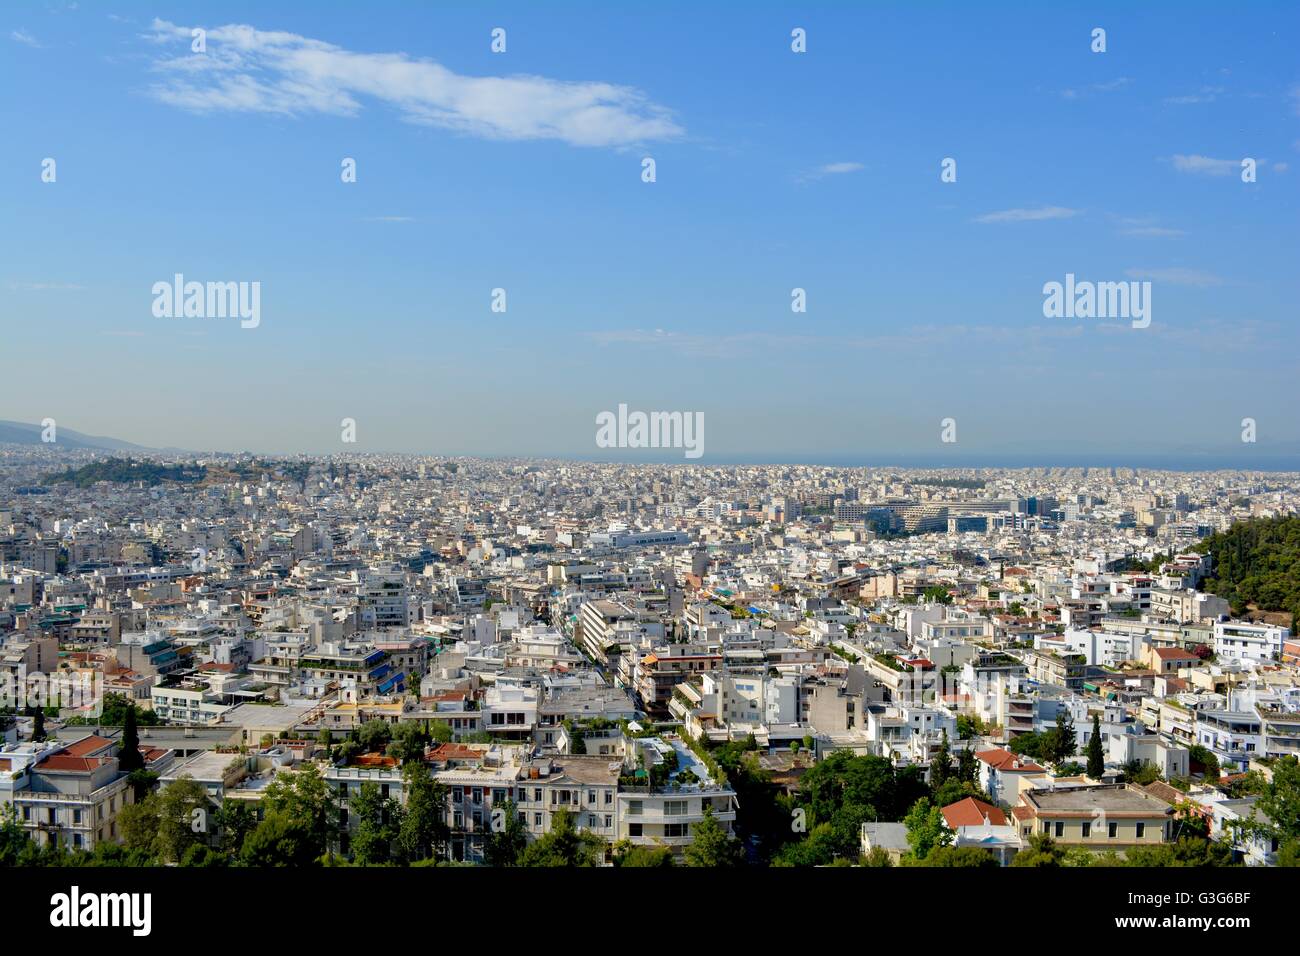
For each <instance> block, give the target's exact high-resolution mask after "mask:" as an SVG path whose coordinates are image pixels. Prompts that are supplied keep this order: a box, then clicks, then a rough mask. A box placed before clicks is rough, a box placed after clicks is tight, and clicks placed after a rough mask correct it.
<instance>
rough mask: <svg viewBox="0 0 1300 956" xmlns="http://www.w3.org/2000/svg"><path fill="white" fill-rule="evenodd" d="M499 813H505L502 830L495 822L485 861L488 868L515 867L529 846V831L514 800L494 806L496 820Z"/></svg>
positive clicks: (484, 851)
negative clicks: (520, 817)
mask: <svg viewBox="0 0 1300 956" xmlns="http://www.w3.org/2000/svg"><path fill="white" fill-rule="evenodd" d="M498 811H501V812H503V813H504V817H503V818H502V819H501V826H500V828H498V827H497V822H496V820H495V819H494V820H493V824H492V833H491V835H489V836H488V838H487V844H486V845H485V846H484V847H483V860H484V862H485V863H486V864H487V865H488V866H515V865H516V864H517V863H518V862H519V857H520V856H521V855H522V854H523V852H524V850H525V848H526V847H527V846H528V831H527V829H526V828H525V827H524V824H523V821H522V820H520V819H519V806H518V804H516V803H515V802H514V801H513V800H507V801H506V802H505V803H503V804H501V806H499V807H497V806H494V807H493V808H492V813H493V816H494V818H495V816H496V814H497V812H498Z"/></svg>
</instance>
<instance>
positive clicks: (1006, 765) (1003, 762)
mask: <svg viewBox="0 0 1300 956" xmlns="http://www.w3.org/2000/svg"><path fill="white" fill-rule="evenodd" d="M975 756H976V757H978V758H979V759H980V760H983V761H984V762H985V763H986V764H988V765H989V766H990V767H992V768H993V769H994V770H1002V771H1004V772H1005V771H1011V772H1013V773H1046V772H1047V771H1045V770H1044V769H1043V768H1042V767H1040V766H1038V764H1036V763H1034V762H1033V761H1032V760H1029V759H1027V758H1025V757H1021V756H1019V755H1018V754H1013V753H1012V752H1011V751H1010V750H1001V749H996V750H980V751H977V752H976V754H975Z"/></svg>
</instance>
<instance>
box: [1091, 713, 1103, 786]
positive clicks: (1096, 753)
mask: <svg viewBox="0 0 1300 956" xmlns="http://www.w3.org/2000/svg"><path fill="white" fill-rule="evenodd" d="M1105 772H1106V758H1105V757H1104V756H1102V752H1101V717H1099V716H1098V715H1097V714H1093V715H1092V736H1091V737H1089V738H1088V776H1090V777H1092V779H1093V780H1100V779H1101V775H1102V774H1103V773H1105Z"/></svg>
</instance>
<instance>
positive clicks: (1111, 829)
mask: <svg viewBox="0 0 1300 956" xmlns="http://www.w3.org/2000/svg"><path fill="white" fill-rule="evenodd" d="M1106 836H1108V837H1110V838H1111V839H1112V840H1113V839H1115V837H1117V836H1119V824H1118V823H1115V822H1113V821H1112V822H1110V823H1108V824H1106Z"/></svg>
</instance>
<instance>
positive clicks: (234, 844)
mask: <svg viewBox="0 0 1300 956" xmlns="http://www.w3.org/2000/svg"><path fill="white" fill-rule="evenodd" d="M212 819H213V823H214V824H215V825H216V828H217V832H218V833H219V834H220V841H221V849H222V851H223V852H225V854H226V855H227V856H229V857H236V856H238V855H239V851H240V849H241V848H242V847H243V845H244V839H245V838H246V837H247V836H248V834H250V833H252V832H253V831H254V830H255V829H257V815H256V814H255V813H254V812H253V808H252V807H250V806H249V805H248V803H247V802H246V801H244V800H227V801H225V803H223V804H222V805H221V806H220V807H219V808H218V809H217V811H216V813H214V814H213V817H212Z"/></svg>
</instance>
